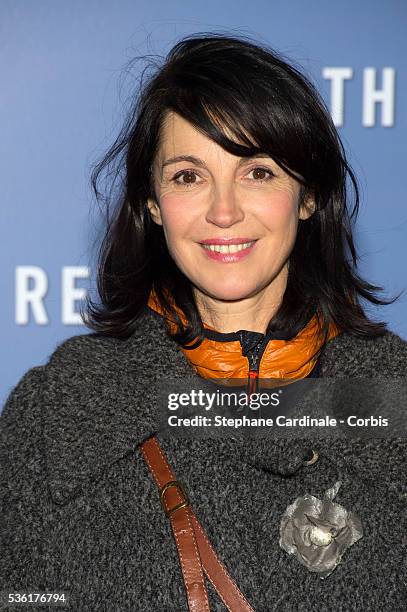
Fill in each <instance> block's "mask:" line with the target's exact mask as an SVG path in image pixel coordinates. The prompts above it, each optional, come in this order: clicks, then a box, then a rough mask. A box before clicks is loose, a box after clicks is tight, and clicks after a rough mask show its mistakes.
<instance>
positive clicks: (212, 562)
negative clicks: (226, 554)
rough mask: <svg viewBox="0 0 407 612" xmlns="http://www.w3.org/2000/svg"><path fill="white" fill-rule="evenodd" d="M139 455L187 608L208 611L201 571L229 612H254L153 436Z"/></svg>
mask: <svg viewBox="0 0 407 612" xmlns="http://www.w3.org/2000/svg"><path fill="white" fill-rule="evenodd" d="M140 448H141V453H142V456H143V458H144V460H145V461H146V463H147V465H148V467H149V468H150V471H151V473H152V475H153V477H154V480H155V482H156V484H157V485H158V488H159V489H160V500H161V504H162V506H163V509H164V511H165V513H166V515H167V516H168V517H169V519H170V521H171V526H172V529H173V533H174V537H175V542H176V544H177V549H178V554H179V558H180V562H181V569H182V574H183V578H184V583H185V588H186V593H187V599H188V606H189V609H190V610H191V611H194V612H204V611H209V602H208V595H207V592H206V587H205V582H204V578H203V573H202V567H203V569H204V571H205V574H206V575H207V577H208V579H209V580H210V581H211V583H212V585H213V587H214V588H215V590H216V591H217V593H218V595H219V597H220V598H221V599H222V601H223V603H224V604H225V606H226V608H227V609H228V610H229V611H230V612H254V610H253V608H252V607H251V606H250V604H249V603H248V601H247V600H246V598H245V597H244V595H243V594H242V593H241V592H240V590H239V588H238V587H237V585H236V583H235V582H234V580H233V579H232V578H231V577H230V576H229V574H228V572H227V570H226V568H225V566H224V565H223V563H222V562H221V561H220V560H219V559H218V557H217V555H216V553H215V551H214V549H213V547H212V545H211V544H210V542H209V540H208V537H207V535H206V533H205V531H204V530H203V528H202V526H201V524H200V523H199V521H198V519H197V518H196V516H195V514H194V512H193V510H192V508H191V505H190V503H189V500H188V498H187V495H186V493H185V491H184V488H183V486H182V484H181V483H180V482H179V481H178V480H176V477H175V475H174V472H173V471H172V469H171V467H170V465H169V463H168V461H167V459H166V457H165V455H164V452H163V450H162V448H161V446H160V444H159V442H158V440H157V438H156V436H153V437H151V438H149V439H148V440H146V441H145V442H144V443H143V444H142V445H141V447H140Z"/></svg>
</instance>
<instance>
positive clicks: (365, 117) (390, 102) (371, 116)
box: [362, 68, 396, 127]
mask: <svg viewBox="0 0 407 612" xmlns="http://www.w3.org/2000/svg"><path fill="white" fill-rule="evenodd" d="M395 83H396V71H395V70H394V68H383V75H382V88H381V89H376V68H365V69H364V71H363V112H362V125H364V126H365V127H373V126H374V125H375V123H376V113H375V110H376V104H378V103H380V104H381V105H382V125H383V126H385V127H390V126H392V125H394V98H395Z"/></svg>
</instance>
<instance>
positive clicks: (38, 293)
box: [15, 266, 48, 325]
mask: <svg viewBox="0 0 407 612" xmlns="http://www.w3.org/2000/svg"><path fill="white" fill-rule="evenodd" d="M30 279H32V281H33V284H32V287H31V288H30V287H29V282H30ZM47 291H48V278H47V275H46V273H45V272H44V270H43V269H42V268H39V267H38V266H17V267H16V272H15V303H16V306H15V308H16V310H15V321H16V324H17V325H27V323H28V321H29V319H30V315H29V308H30V306H31V310H32V314H33V319H34V322H35V323H36V324H37V325H47V324H48V315H47V311H46V310H45V306H44V302H43V298H44V297H45V296H46V294H47Z"/></svg>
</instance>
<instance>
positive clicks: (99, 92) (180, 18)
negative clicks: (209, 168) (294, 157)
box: [0, 0, 407, 405]
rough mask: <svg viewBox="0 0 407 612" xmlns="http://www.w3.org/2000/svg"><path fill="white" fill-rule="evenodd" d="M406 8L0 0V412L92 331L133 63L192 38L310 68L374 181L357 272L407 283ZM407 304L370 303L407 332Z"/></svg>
mask: <svg viewBox="0 0 407 612" xmlns="http://www.w3.org/2000/svg"><path fill="white" fill-rule="evenodd" d="M406 17H407V5H406V3H405V1H404V0H388V1H387V2H380V1H378V0H365V1H359V2H357V3H356V2H353V1H350V0H342V1H341V2H340V3H334V2H326V1H324V0H319V1H315V0H314V1H313V2H303V1H302V0H290V1H287V0H284V1H275V0H257V1H256V2H255V3H253V4H252V5H251V6H250V5H248V4H247V2H242V1H241V0H224V1H223V2H219V1H218V0H206V2H205V3H198V2H180V1H176V0H172V2H171V3H168V2H164V1H159V0H148V1H145V0H139V1H130V0H116V2H110V0H87V2H81V1H80V0H70V1H69V2H65V3H63V2H55V0H35V1H29V0H1V1H0V70H1V90H0V122H1V139H0V151H1V164H0V178H1V193H2V197H1V212H0V215H1V217H0V228H1V240H0V257H1V262H2V274H1V276H0V291H1V298H2V299H1V300H0V320H1V322H2V342H1V345H0V359H1V379H0V405H2V404H3V401H4V399H5V397H6V395H7V394H8V393H9V391H10V389H11V388H12V387H13V386H14V385H15V384H16V383H17V381H18V380H19V378H20V377H21V376H22V374H23V373H24V372H25V371H26V370H27V369H28V368H29V367H31V366H33V365H37V364H41V363H44V362H45V361H46V360H47V358H48V356H49V355H50V353H51V352H52V351H53V350H54V349H55V347H56V345H57V344H58V343H59V342H61V341H62V340H63V339H64V338H66V337H68V336H71V335H74V334H78V333H87V329H86V328H85V327H84V326H82V325H80V324H79V319H78V315H77V310H78V305H79V300H80V299H81V298H82V297H83V295H84V292H85V291H86V290H89V288H90V287H91V285H94V282H93V281H92V280H91V279H92V277H93V276H94V273H93V268H92V254H93V252H94V251H93V250H92V243H93V241H94V240H95V238H96V237H97V231H98V229H99V228H100V219H99V216H98V209H97V207H96V206H95V203H94V201H93V198H92V193H91V190H90V186H89V173H90V168H91V164H92V162H94V161H95V160H96V159H98V158H99V156H100V155H101V153H102V152H103V151H104V150H105V149H106V147H107V146H108V145H109V144H110V143H111V142H112V140H113V138H114V137H115V135H116V134H117V132H118V130H119V128H120V125H121V120H122V117H123V108H124V106H125V102H126V98H127V96H128V95H129V93H130V92H131V88H132V86H133V87H134V85H135V83H136V76H137V74H138V73H137V70H138V69H139V70H141V68H142V65H141V64H140V65H139V67H137V65H136V66H135V68H134V69H133V74H125V73H124V67H125V66H126V64H127V62H128V60H129V59H131V58H132V57H134V56H140V55H143V54H146V53H157V54H159V55H162V54H164V53H166V52H167V51H168V50H169V49H170V47H171V46H172V45H173V44H174V43H175V42H176V41H177V40H178V39H179V38H180V37H182V36H183V35H186V34H189V33H192V32H203V31H218V32H220V31H221V32H229V33H234V34H247V35H250V36H251V37H253V38H255V39H258V40H259V41H263V42H266V43H268V44H270V45H271V46H273V47H274V48H276V49H277V50H279V51H281V52H283V53H285V54H286V55H288V56H289V57H291V58H292V59H293V60H295V61H296V62H299V63H300V64H301V65H302V67H303V69H304V71H305V73H306V74H308V75H309V76H310V77H311V78H312V80H313V81H314V82H315V84H316V85H317V87H318V89H319V90H320V91H321V93H322V95H323V97H324V99H325V100H326V101H327V103H328V105H329V107H330V109H331V112H332V115H333V117H334V120H335V123H336V125H337V126H338V130H339V132H340V135H341V137H342V139H343V141H344V144H345V148H346V150H347V153H348V156H349V160H350V162H351V164H352V166H353V168H354V170H355V171H356V173H357V175H358V177H359V180H360V183H361V186H362V204H361V211H360V215H359V221H358V224H357V228H356V237H357V244H358V247H359V252H360V255H361V260H360V270H361V272H362V274H363V275H364V276H366V277H367V278H368V279H369V280H370V281H372V282H374V283H375V284H379V285H381V286H384V287H385V288H386V291H387V294H394V293H395V292H398V291H400V290H402V289H405V288H407V273H406V266H407V246H406V242H407V241H406V238H407V207H406V195H405V194H406V189H405V180H406V168H405V164H406V159H407V157H406V152H407V144H406V117H407V111H406V109H407V103H406V97H407V83H406V74H407V70H406V68H407V66H406V64H407V37H406V31H407V19H406ZM406 303H407V297H403V298H402V299H401V300H399V301H398V302H397V303H396V304H394V305H392V306H387V307H383V308H380V309H373V308H370V312H371V314H372V315H373V316H374V317H376V318H380V319H384V320H386V321H388V322H389V324H390V328H391V329H392V330H394V331H396V332H397V333H398V334H400V335H401V336H402V337H404V338H407V320H406V316H405V311H406Z"/></svg>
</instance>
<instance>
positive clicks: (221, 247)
mask: <svg viewBox="0 0 407 612" xmlns="http://www.w3.org/2000/svg"><path fill="white" fill-rule="evenodd" d="M252 244H254V240H253V241H252V242H245V243H244V244H203V245H202V246H203V247H204V249H208V250H209V251H215V252H216V253H238V252H239V251H242V250H243V249H248V248H249V247H251V246H252Z"/></svg>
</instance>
